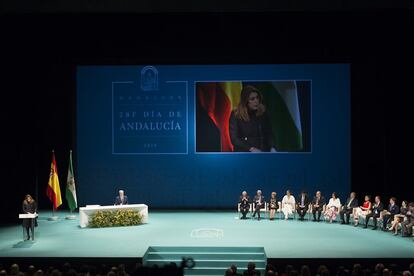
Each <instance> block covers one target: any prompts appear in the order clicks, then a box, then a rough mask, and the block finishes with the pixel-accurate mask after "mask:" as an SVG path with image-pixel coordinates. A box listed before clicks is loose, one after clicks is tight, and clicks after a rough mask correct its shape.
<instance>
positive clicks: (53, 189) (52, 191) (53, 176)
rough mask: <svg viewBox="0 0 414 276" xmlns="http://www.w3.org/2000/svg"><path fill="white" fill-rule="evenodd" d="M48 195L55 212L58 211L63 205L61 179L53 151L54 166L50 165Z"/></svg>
mask: <svg viewBox="0 0 414 276" xmlns="http://www.w3.org/2000/svg"><path fill="white" fill-rule="evenodd" d="M46 195H47V197H48V198H49V199H50V201H52V203H53V210H56V209H57V208H58V207H59V206H60V205H62V196H61V195H60V186H59V177H58V172H57V166H56V159H55V152H54V151H52V164H51V165H50V175H49V183H48V184H47V189H46Z"/></svg>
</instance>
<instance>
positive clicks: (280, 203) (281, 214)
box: [279, 202, 296, 219]
mask: <svg viewBox="0 0 414 276" xmlns="http://www.w3.org/2000/svg"><path fill="white" fill-rule="evenodd" d="M279 210H280V219H283V217H284V214H283V212H282V202H279ZM293 219H296V204H295V208H293Z"/></svg>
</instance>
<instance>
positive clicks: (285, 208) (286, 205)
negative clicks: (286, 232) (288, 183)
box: [282, 190, 296, 220]
mask: <svg viewBox="0 0 414 276" xmlns="http://www.w3.org/2000/svg"><path fill="white" fill-rule="evenodd" d="M295 204H296V202H295V197H294V196H293V195H292V194H291V192H290V190H287V191H286V195H285V196H284V197H283V199H282V212H283V214H284V215H285V219H286V220H287V219H288V218H289V215H291V214H293V211H294V210H295Z"/></svg>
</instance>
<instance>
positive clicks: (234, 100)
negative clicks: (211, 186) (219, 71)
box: [197, 81, 242, 152]
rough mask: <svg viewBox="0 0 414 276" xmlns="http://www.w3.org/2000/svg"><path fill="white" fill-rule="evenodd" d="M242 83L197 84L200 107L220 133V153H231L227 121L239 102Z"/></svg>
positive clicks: (231, 145)
mask: <svg viewBox="0 0 414 276" xmlns="http://www.w3.org/2000/svg"><path fill="white" fill-rule="evenodd" d="M241 90H242V83H241V82H239V81H237V82H236V81H230V82H206V83H198V84H197V97H198V101H199V103H200V105H201V106H202V107H203V108H204V109H205V110H206V112H207V114H208V116H209V117H210V119H211V120H212V121H213V123H214V124H215V125H216V127H217V128H218V129H219V131H220V141H221V151H222V152H228V151H233V144H232V143H231V140H230V133H229V119H230V116H231V112H232V110H233V109H234V108H235V107H236V106H237V105H238V104H239V102H240V92H241Z"/></svg>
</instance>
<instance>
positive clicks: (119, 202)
mask: <svg viewBox="0 0 414 276" xmlns="http://www.w3.org/2000/svg"><path fill="white" fill-rule="evenodd" d="M114 204H115V205H127V204H128V197H127V196H124V198H123V199H121V197H120V196H117V197H116V198H115V203H114Z"/></svg>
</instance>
